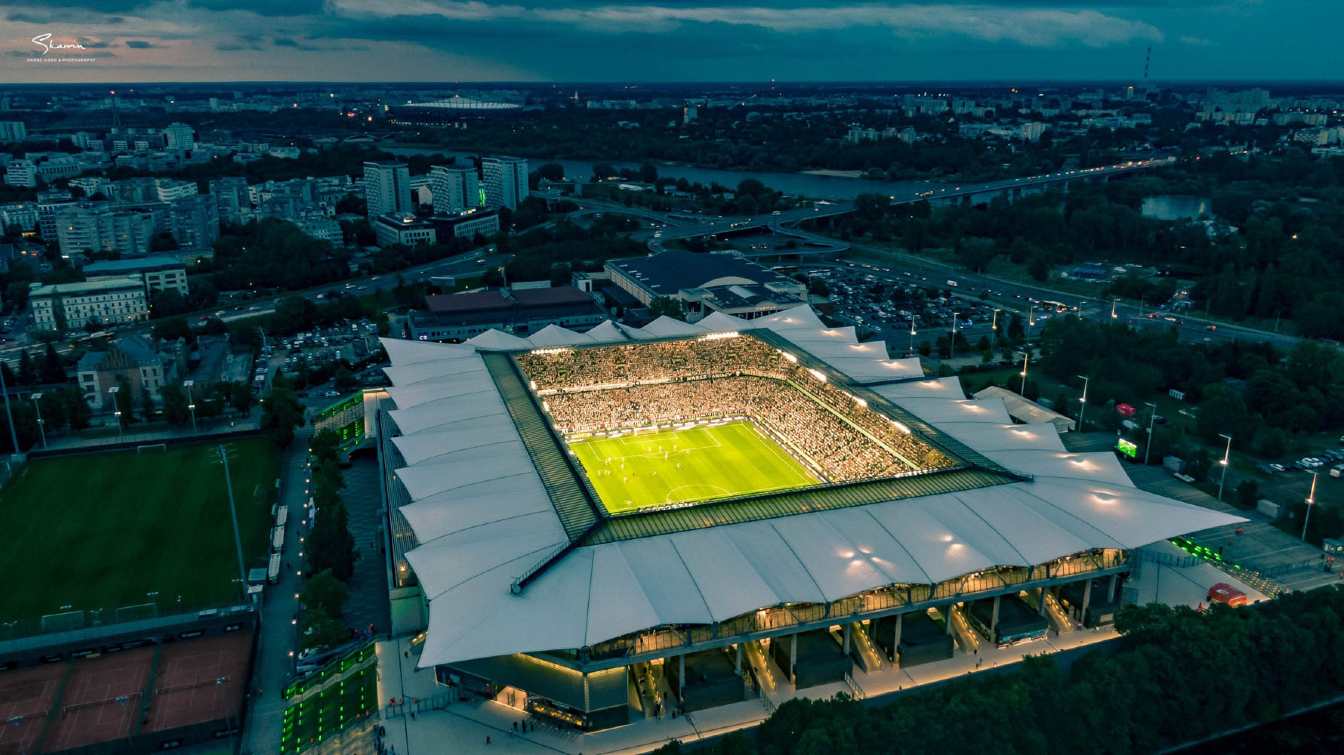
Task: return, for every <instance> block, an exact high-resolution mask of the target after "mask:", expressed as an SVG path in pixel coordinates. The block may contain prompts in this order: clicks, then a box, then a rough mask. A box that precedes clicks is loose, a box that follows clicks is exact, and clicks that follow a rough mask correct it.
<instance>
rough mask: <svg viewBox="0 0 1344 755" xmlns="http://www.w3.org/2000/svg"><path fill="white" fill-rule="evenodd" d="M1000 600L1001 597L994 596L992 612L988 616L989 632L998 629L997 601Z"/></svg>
mask: <svg viewBox="0 0 1344 755" xmlns="http://www.w3.org/2000/svg"><path fill="white" fill-rule="evenodd" d="M1002 599H1003V596H1002V595H995V596H994V612H993V613H991V614H990V616H989V631H991V632H993V631H994V630H995V629H998V628H999V601H1000V600H1002Z"/></svg>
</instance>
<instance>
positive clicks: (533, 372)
mask: <svg viewBox="0 0 1344 755" xmlns="http://www.w3.org/2000/svg"><path fill="white" fill-rule="evenodd" d="M384 346H385V347H386V349H387V351H388V354H389V356H390V358H391V362H392V366H391V367H389V368H387V370H386V371H387V374H388V376H389V377H390V378H391V381H392V383H393V387H391V388H389V389H388V391H387V397H386V398H385V399H384V400H383V401H382V405H381V408H380V409H379V410H378V411H377V415H376V425H377V428H376V429H377V433H378V447H379V454H380V460H381V465H382V468H383V483H384V489H383V490H384V494H385V495H386V497H387V500H388V504H389V511H390V512H391V514H390V517H391V528H392V532H393V538H392V542H393V553H392V554H391V556H392V559H393V563H394V564H395V566H394V571H395V582H396V590H395V591H394V599H395V603H396V605H397V606H398V607H397V608H394V614H395V616H394V624H397V623H399V624H400V625H401V628H402V629H403V631H415V630H417V629H418V628H419V626H417V621H418V620H422V621H423V625H421V626H423V627H424V628H425V634H424V635H423V647H422V652H421V655H420V660H419V664H420V666H421V667H422V668H429V667H432V668H435V669H436V676H437V678H438V680H439V681H440V682H441V683H443V684H445V685H449V686H452V687H455V688H457V690H458V693H459V694H478V695H482V696H487V697H491V698H494V699H496V700H499V701H501V702H504V703H505V704H510V705H514V706H517V707H522V708H525V709H526V710H528V711H531V712H532V713H534V714H537V715H544V716H550V717H552V718H553V719H555V720H557V721H560V722H564V723H567V724H570V725H572V726H575V727H577V728H580V729H586V730H593V729H602V728H607V727H611V726H617V725H620V724H623V723H625V722H627V721H629V720H632V719H634V718H642V717H644V716H646V715H652V714H655V713H658V712H662V711H666V710H672V709H682V710H695V709H702V708H708V707H714V706H718V705H723V704H727V703H731V702H734V701H740V700H743V699H748V698H750V697H753V696H756V695H757V694H758V693H759V692H758V691H759V689H760V687H761V686H762V685H774V684H788V685H794V686H796V687H797V688H804V687H809V686H812V685H820V684H826V683H834V682H839V681H841V680H844V679H846V678H847V676H848V674H849V672H850V669H851V668H852V667H853V666H854V664H859V665H860V666H862V664H864V663H866V662H869V661H867V660H865V659H867V658H872V657H874V654H877V655H880V657H881V658H882V660H883V662H891V663H900V664H903V665H911V664H916V663H920V662H924V661H928V660H935V659H937V658H940V657H947V656H948V655H949V654H950V653H951V652H952V650H951V648H952V638H951V635H952V634H953V633H954V626H957V625H960V626H965V625H970V626H974V627H975V628H976V629H977V630H978V631H981V632H983V633H984V634H985V635H986V636H988V637H992V638H995V639H996V641H998V642H1000V643H1004V644H1008V643H1013V642H1018V641H1023V640H1027V639H1031V638H1032V637H1035V636H1039V635H1040V634H1041V633H1043V632H1044V629H1042V628H1041V627H1044V625H1045V622H1044V620H1043V619H1042V618H1041V616H1042V615H1043V614H1045V613H1047V611H1048V610H1049V609H1050V607H1052V606H1054V607H1058V606H1059V605H1061V603H1062V604H1067V605H1069V606H1071V610H1075V611H1076V612H1077V615H1078V616H1080V617H1082V620H1083V622H1084V623H1089V622H1091V623H1095V622H1096V621H1099V620H1100V619H1099V618H1098V617H1101V616H1104V615H1106V614H1107V613H1108V612H1109V611H1108V610H1105V609H1108V607H1111V606H1114V605H1115V603H1116V602H1117V601H1118V599H1119V587H1120V585H1121V584H1122V583H1123V581H1124V580H1125V578H1126V576H1127V575H1128V574H1129V572H1130V571H1131V569H1132V567H1133V554H1134V551H1135V550H1136V549H1137V548H1139V547H1141V546H1144V545H1148V544H1151V543H1154V542H1157V541H1160V540H1163V539H1165V538H1169V537H1173V536H1175V535H1180V534H1185V533H1189V532H1193V531H1198V530H1202V529H1206V528H1209V527H1215V526H1220V525H1224V524H1229V523H1232V522H1235V521H1239V520H1238V519H1237V518H1235V517H1231V516H1228V515H1225V514H1222V513H1219V512H1215V511H1210V510H1207V509H1202V508H1199V507H1195V506H1190V505H1187V504H1184V503H1181V502H1178V501H1174V500H1171V499H1167V498H1164V497H1161V496H1157V495H1153V494H1151V493H1147V492H1144V491H1141V490H1138V489H1136V488H1135V487H1134V486H1133V484H1132V483H1131V482H1130V480H1129V478H1128V476H1127V475H1126V474H1125V471H1124V469H1123V468H1122V467H1121V465H1120V462H1119V461H1118V460H1117V459H1116V457H1115V456H1114V454H1112V453H1110V452H1103V453H1070V452H1068V451H1066V450H1065V448H1064V446H1063V445H1062V443H1061V442H1060V438H1059V435H1058V432H1057V431H1056V429H1055V427H1054V426H1053V425H1051V424H1049V423H1042V424H1014V423H1013V422H1012V421H1011V420H1010V418H1009V417H1008V414H1007V412H1006V411H1005V409H1004V406H1003V402H1002V401H1001V400H998V399H995V400H989V401H978V400H968V399H966V398H965V396H964V393H963V391H962V388H961V385H960V383H959V381H958V380H957V379H956V378H942V379H928V378H926V377H925V376H924V373H923V371H922V369H921V367H920V364H919V360H918V359H917V358H913V359H892V358H890V357H889V356H888V354H887V351H886V347H885V344H884V343H882V342H881V341H876V342H870V343H860V342H858V341H857V339H856V337H855V332H854V329H853V328H851V327H846V328H828V327H827V326H825V325H824V324H823V323H822V322H821V321H820V320H819V319H818V318H817V316H816V315H815V313H813V312H812V311H811V309H809V308H808V307H806V306H802V307H797V308H794V309H790V310H787V311H784V312H781V313H778V314H775V315H771V316H768V317H763V318H758V319H755V320H751V321H746V320H740V319H737V318H734V317H730V316H727V315H723V314H720V313H716V314H713V315H711V316H709V317H707V318H705V319H703V320H701V321H699V322H697V323H695V324H688V323H685V322H681V321H678V320H674V319H671V318H667V317H664V318H660V319H658V320H655V321H654V322H652V323H650V324H649V325H647V326H645V327H644V328H629V327H623V326H619V325H616V324H614V323H611V322H609V321H608V322H604V323H602V324H600V325H598V326H596V327H594V328H592V329H591V330H589V331H587V332H583V333H580V332H575V331H571V330H566V329H564V328H560V327H555V326H552V327H548V328H545V329H543V330H541V331H538V332H537V333H535V334H533V335H532V336H531V337H529V338H520V337H517V336H513V335H509V334H505V333H502V332H498V331H490V332H486V333H483V334H481V335H479V336H477V337H475V338H472V339H470V340H469V341H467V342H465V343H463V344H435V343H424V342H414V341H402V340H391V339H388V340H385V341H384ZM720 389H724V390H720ZM632 411H633V412H635V414H634V415H631V412H632ZM640 411H647V415H648V416H647V417H642V416H640V415H639V414H638V412H640ZM725 418H738V419H745V420H747V421H751V422H753V423H755V424H757V425H758V426H759V427H760V428H761V429H762V430H763V431H764V433H765V434H766V435H768V436H770V437H771V438H773V439H774V440H775V441H776V442H778V444H779V445H780V447H782V448H785V449H788V452H789V453H790V454H792V455H794V456H796V457H798V458H799V459H802V460H805V461H806V462H807V464H806V466H808V468H809V469H811V470H813V471H814V473H815V475H816V477H817V480H818V482H817V483H816V484H812V485H808V486H805V487H799V488H795V489H788V490H770V491H766V492H761V493H756V494H747V495H739V496H734V497H714V496H712V495H710V496H708V497H704V498H703V499H701V500H695V501H690V502H687V501H680V502H677V503H669V504H667V505H653V506H646V507H637V508H634V509H625V510H620V511H616V510H613V507H609V506H607V505H606V503H604V501H603V500H602V499H601V497H600V496H598V495H597V494H596V492H595V491H594V487H593V486H592V485H591V484H590V481H589V480H588V477H587V474H589V473H591V472H592V470H588V471H587V472H585V470H584V468H583V467H582V465H581V464H580V463H579V462H578V460H577V459H576V457H575V456H574V454H573V453H572V452H571V451H570V449H569V447H568V445H567V442H568V441H569V440H572V439H574V438H576V437H589V436H592V435H603V436H620V435H621V434H628V433H637V432H648V431H649V430H651V429H654V428H669V427H685V426H688V425H691V424H696V423H702V422H715V421H722V420H724V419H725ZM408 606H409V607H411V609H412V610H406V609H407V607H408ZM417 606H418V607H421V608H423V611H424V613H423V614H420V615H419V619H418V618H417V612H416V610H414V609H415V608H416V607H417Z"/></svg>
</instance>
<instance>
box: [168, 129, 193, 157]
mask: <svg viewBox="0 0 1344 755" xmlns="http://www.w3.org/2000/svg"><path fill="white" fill-rule="evenodd" d="M163 141H164V145H165V146H166V147H167V148H168V149H175V150H183V151H185V150H192V149H196V136H195V133H194V132H193V131H192V129H191V126H188V125H187V124H185V123H170V124H168V127H167V128H165V129H164V130H163Z"/></svg>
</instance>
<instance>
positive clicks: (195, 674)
mask: <svg viewBox="0 0 1344 755" xmlns="http://www.w3.org/2000/svg"><path fill="white" fill-rule="evenodd" d="M251 643H252V634H251V633H250V632H247V631H236V632H232V633H229V634H223V635H215V636H211V637H201V638H196V639H190V640H180V641H176V642H169V643H166V644H163V645H151V646H146V647H140V648H136V649H134V650H125V651H121V652H117V653H113V654H110V655H103V656H101V657H96V658H83V659H76V660H72V661H68V662H65V663H50V664H43V665H40V666H32V667H28V668H22V669H16V670H13V671H7V672H5V673H4V674H3V675H0V753H2V754H3V755H9V754H10V753H29V752H38V751H39V750H38V747H39V746H40V748H41V749H40V751H41V752H61V751H63V750H69V749H72V748H77V747H84V746H87V745H92V744H97V743H101V742H114V741H118V740H125V739H128V738H130V739H133V740H135V741H137V742H141V743H144V744H146V745H148V746H153V743H154V742H155V741H157V740H156V739H154V737H155V735H160V734H162V733H164V732H175V731H176V732H181V731H182V730H183V729H184V728H185V727H191V726H195V725H199V724H210V723H212V722H221V723H220V724H219V725H218V726H217V727H212V728H220V729H223V728H231V727H236V726H237V725H238V719H239V716H240V715H241V713H242V706H243V692H244V690H245V689H246V686H245V685H246V683H247V672H248V662H249V659H250V657H251V647H252V644H251ZM151 673H153V674H154V678H153V680H152V683H150V681H151V680H150V674H151ZM146 694H149V695H150V698H149V710H148V716H147V717H146V718H145V719H144V720H143V722H142V721H141V716H142V713H143V712H144V710H145V707H144V703H145V697H144V696H145V695H146ZM4 722H8V723H7V724H6V723H4ZM211 733H212V732H209V731H207V732H206V736H207V737H208V736H209V735H210V734H211ZM174 736H178V735H174Z"/></svg>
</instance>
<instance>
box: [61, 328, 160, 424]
mask: <svg viewBox="0 0 1344 755" xmlns="http://www.w3.org/2000/svg"><path fill="white" fill-rule="evenodd" d="M184 348H185V346H184ZM179 356H180V351H179V350H178V349H173V348H171V347H169V348H168V349H166V350H165V351H162V352H161V351H159V350H158V349H156V348H154V342H153V341H151V340H150V339H148V338H146V337H144V336H126V337H124V338H118V339H116V340H115V341H113V342H112V343H111V344H109V345H108V347H107V349H106V350H104V351H90V352H88V353H87V354H85V355H84V356H83V357H81V358H80V360H79V365H78V366H77V367H76V368H75V380H76V381H77V382H78V383H79V390H80V392H81V393H83V394H84V400H85V401H87V402H88V404H89V408H90V409H92V410H93V411H95V412H98V411H103V410H109V411H110V410H111V408H112V397H111V394H110V391H111V389H112V388H113V387H114V386H118V385H122V384H123V383H124V384H125V385H126V386H127V388H129V390H130V391H131V395H132V396H134V397H135V401H134V402H133V403H137V404H138V403H139V399H140V396H141V393H142V391H143V392H147V393H148V394H149V397H150V398H151V399H153V400H154V401H159V400H160V399H161V398H162V397H161V395H160V391H161V389H162V388H163V386H164V385H165V384H166V383H167V382H168V381H170V380H174V379H175V378H176V377H177V374H178V372H179V371H180V369H181V368H182V367H183V366H184V364H183V361H184V360H182V359H181V358H179Z"/></svg>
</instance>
